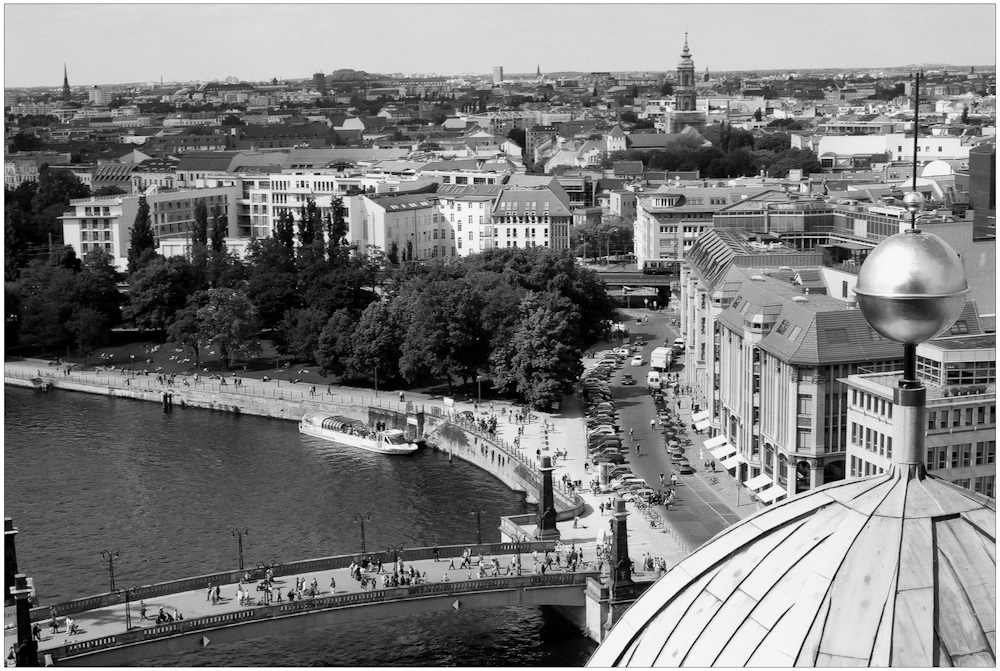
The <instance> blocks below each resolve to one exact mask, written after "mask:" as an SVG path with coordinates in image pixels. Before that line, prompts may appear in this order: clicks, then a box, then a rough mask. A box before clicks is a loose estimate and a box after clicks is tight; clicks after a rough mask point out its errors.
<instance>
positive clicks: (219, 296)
mask: <svg viewBox="0 0 1000 671" xmlns="http://www.w3.org/2000/svg"><path fill="white" fill-rule="evenodd" d="M197 315H198V329H199V334H200V340H202V341H203V342H205V343H211V344H212V345H215V346H217V347H218V348H219V351H220V353H221V355H222V359H223V360H224V361H225V362H226V365H227V367H231V366H232V365H233V363H234V362H235V361H236V359H237V358H249V357H252V356H255V355H257V354H259V353H260V351H261V346H260V341H259V340H257V336H258V333H259V331H260V326H259V324H258V322H257V308H256V307H255V306H254V304H253V303H252V302H251V301H250V298H249V297H248V296H247V294H246V292H245V291H242V290H239V289H230V288H228V287H221V288H217V289H209V291H208V302H207V303H206V304H205V306H204V307H202V308H200V309H199V310H198V312H197Z"/></svg>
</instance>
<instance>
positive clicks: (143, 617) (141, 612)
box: [139, 601, 149, 620]
mask: <svg viewBox="0 0 1000 671" xmlns="http://www.w3.org/2000/svg"><path fill="white" fill-rule="evenodd" d="M139 619H140V620H148V619H149V618H148V617H146V602H145V601H140V602H139Z"/></svg>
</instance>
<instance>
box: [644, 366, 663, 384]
mask: <svg viewBox="0 0 1000 671" xmlns="http://www.w3.org/2000/svg"><path fill="white" fill-rule="evenodd" d="M646 386H647V387H649V388H650V389H661V388H662V387H663V381H662V379H661V378H660V371H658V370H651V371H649V372H648V373H646Z"/></svg>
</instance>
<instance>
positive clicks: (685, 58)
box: [677, 33, 694, 68]
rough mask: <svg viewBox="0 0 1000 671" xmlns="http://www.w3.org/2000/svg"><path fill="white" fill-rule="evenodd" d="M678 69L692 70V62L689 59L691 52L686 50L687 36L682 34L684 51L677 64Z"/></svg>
mask: <svg viewBox="0 0 1000 671" xmlns="http://www.w3.org/2000/svg"><path fill="white" fill-rule="evenodd" d="M677 67H678V68H693V67H694V60H692V58H691V52H690V51H689V50H688V36H687V33H684V51H682V52H681V60H680V61H678V63H677Z"/></svg>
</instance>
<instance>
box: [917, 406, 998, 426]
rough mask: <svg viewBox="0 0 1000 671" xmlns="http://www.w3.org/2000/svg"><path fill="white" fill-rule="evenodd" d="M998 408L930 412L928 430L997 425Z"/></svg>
mask: <svg viewBox="0 0 1000 671" xmlns="http://www.w3.org/2000/svg"><path fill="white" fill-rule="evenodd" d="M996 422H997V406H996V403H992V404H990V405H988V406H986V405H977V406H975V407H973V406H969V407H968V408H946V409H944V410H930V411H928V413H927V429H928V430H931V429H949V428H957V427H961V426H979V425H981V424H996Z"/></svg>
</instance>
